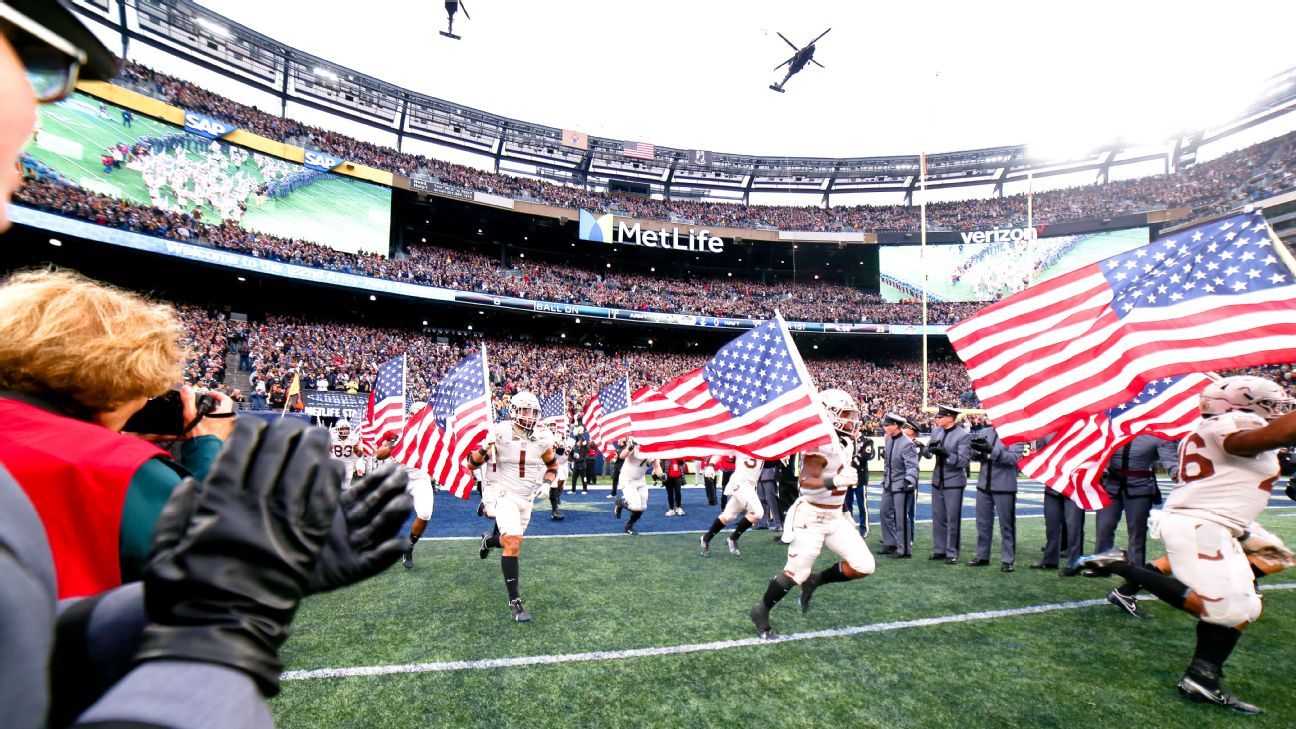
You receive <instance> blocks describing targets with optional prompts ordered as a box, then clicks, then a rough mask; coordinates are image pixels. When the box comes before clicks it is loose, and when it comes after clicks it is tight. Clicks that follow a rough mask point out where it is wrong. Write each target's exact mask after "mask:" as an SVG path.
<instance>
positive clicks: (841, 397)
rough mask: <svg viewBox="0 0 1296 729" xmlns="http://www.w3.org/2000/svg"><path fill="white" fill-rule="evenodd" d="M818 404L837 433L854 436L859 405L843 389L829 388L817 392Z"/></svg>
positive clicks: (857, 426) (857, 422)
mask: <svg viewBox="0 0 1296 729" xmlns="http://www.w3.org/2000/svg"><path fill="white" fill-rule="evenodd" d="M819 405H820V406H822V407H823V409H824V412H826V413H828V420H830V421H832V426H833V428H834V429H836V431H837V432H838V433H841V434H842V435H845V436H847V437H850V438H854V437H855V436H856V434H858V433H859V406H858V405H856V404H855V398H853V397H851V396H850V394H849V393H847V392H846V391H845V390H838V389H831V390H823V391H822V392H820V393H819Z"/></svg>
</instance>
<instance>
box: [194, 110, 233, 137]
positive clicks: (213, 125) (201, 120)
mask: <svg viewBox="0 0 1296 729" xmlns="http://www.w3.org/2000/svg"><path fill="white" fill-rule="evenodd" d="M185 130H186V131H190V132H195V133H197V134H201V135H203V136H204V137H210V138H212V139H219V138H220V137H223V136H225V135H226V134H229V133H230V132H232V131H234V126H233V125H231V124H226V123H224V122H219V121H216V120H215V119H212V118H211V117H206V116H203V115H202V114H195V113H194V112H192V111H186V112H185Z"/></svg>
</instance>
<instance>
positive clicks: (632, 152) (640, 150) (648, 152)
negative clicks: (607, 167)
mask: <svg viewBox="0 0 1296 729" xmlns="http://www.w3.org/2000/svg"><path fill="white" fill-rule="evenodd" d="M656 153H657V148H656V147H655V146H653V145H651V144H649V143H647V142H626V143H625V147H624V148H623V150H622V154H624V155H625V156H627V157H632V158H634V159H646V160H648V161H652V158H653V155H654V154H656Z"/></svg>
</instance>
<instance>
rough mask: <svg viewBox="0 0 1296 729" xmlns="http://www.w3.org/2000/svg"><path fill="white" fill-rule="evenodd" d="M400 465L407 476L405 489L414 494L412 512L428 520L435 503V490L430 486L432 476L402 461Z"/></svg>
mask: <svg viewBox="0 0 1296 729" xmlns="http://www.w3.org/2000/svg"><path fill="white" fill-rule="evenodd" d="M400 467H401V468H403V469H405V475H406V476H409V484H408V485H406V487H405V490H406V491H408V492H409V493H410V494H412V495H413V496H414V514H415V516H417V517H418V518H420V519H423V520H425V521H426V520H428V519H431V518H432V508H433V507H434V506H435V505H436V491H435V490H434V489H433V488H432V477H431V476H429V475H428V472H427V471H424V470H423V469H421V468H415V467H413V466H407V465H405V464H404V463H401V464H400Z"/></svg>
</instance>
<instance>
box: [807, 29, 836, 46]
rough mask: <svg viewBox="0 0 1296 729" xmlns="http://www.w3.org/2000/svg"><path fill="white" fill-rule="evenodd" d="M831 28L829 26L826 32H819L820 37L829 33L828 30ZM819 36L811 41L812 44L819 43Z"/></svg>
mask: <svg viewBox="0 0 1296 729" xmlns="http://www.w3.org/2000/svg"><path fill="white" fill-rule="evenodd" d="M830 30H832V28H829V29H828V30H825V31H824V32H822V33H820V34H819V38H822V37H824V36H826V35H828V31H830ZM819 38H815V39H814V40H812V41H810V45H814V44H815V43H818V42H819Z"/></svg>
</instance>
